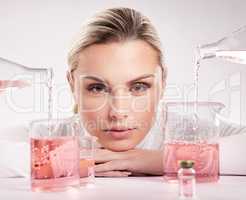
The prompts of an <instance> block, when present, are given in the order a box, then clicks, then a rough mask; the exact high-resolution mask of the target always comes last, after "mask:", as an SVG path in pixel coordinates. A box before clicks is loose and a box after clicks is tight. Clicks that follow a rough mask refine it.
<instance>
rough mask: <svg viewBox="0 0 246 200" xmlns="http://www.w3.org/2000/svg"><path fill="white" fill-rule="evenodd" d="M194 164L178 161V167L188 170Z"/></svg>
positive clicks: (190, 161)
mask: <svg viewBox="0 0 246 200" xmlns="http://www.w3.org/2000/svg"><path fill="white" fill-rule="evenodd" d="M194 164H195V162H194V161H193V160H181V161H179V166H180V167H181V168H185V169H189V168H192V167H193V166H194Z"/></svg>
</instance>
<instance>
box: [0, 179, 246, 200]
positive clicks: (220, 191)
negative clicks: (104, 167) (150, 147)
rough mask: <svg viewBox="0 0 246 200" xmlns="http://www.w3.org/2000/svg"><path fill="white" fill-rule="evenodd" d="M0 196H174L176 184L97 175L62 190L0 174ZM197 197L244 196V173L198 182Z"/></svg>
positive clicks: (163, 199) (233, 199)
mask: <svg viewBox="0 0 246 200" xmlns="http://www.w3.org/2000/svg"><path fill="white" fill-rule="evenodd" d="M0 186H1V187H0V200H12V199H18V200H19V199H20V200H41V199H42V200H66V199H69V200H74V199H76V200H77V199H80V200H94V199H98V200H104V199H105V200H126V199H134V200H137V199H139V200H140V199H141V200H150V199H151V200H152V199H153V200H154V199H156V200H158V199H160V200H177V199H178V197H177V193H178V185H177V184H174V183H166V182H164V181H163V178H162V177H127V178H96V181H95V185H94V187H91V188H86V187H81V188H79V189H72V190H67V191H63V192H32V191H30V186H29V180H28V179H24V178H0ZM197 195H198V197H199V198H198V199H199V200H220V199H221V200H246V176H244V177H240V176H238V177H236V176H233V177H232V176H225V177H221V178H220V181H219V182H217V183H200V184H197Z"/></svg>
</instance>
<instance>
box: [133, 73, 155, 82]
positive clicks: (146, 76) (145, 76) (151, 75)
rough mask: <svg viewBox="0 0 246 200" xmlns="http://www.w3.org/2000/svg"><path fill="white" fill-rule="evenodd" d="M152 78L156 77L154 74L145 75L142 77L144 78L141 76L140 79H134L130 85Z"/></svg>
mask: <svg viewBox="0 0 246 200" xmlns="http://www.w3.org/2000/svg"><path fill="white" fill-rule="evenodd" d="M151 77H155V75H154V74H144V75H142V76H140V77H138V78H135V79H133V80H131V81H128V84H131V83H134V82H136V81H139V80H142V79H146V78H151Z"/></svg>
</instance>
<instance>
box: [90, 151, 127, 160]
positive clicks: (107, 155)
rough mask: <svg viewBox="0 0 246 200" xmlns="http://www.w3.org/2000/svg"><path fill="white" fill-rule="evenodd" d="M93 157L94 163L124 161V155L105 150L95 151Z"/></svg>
mask: <svg viewBox="0 0 246 200" xmlns="http://www.w3.org/2000/svg"><path fill="white" fill-rule="evenodd" d="M94 156H95V162H96V163H104V162H108V161H111V160H119V159H124V154H123V153H122V152H113V151H110V150H107V149H96V150H95V153H94Z"/></svg>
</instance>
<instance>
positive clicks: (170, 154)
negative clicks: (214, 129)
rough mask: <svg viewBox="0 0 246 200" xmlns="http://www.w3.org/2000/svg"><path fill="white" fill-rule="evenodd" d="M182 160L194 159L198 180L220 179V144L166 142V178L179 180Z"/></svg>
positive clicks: (211, 180)
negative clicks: (178, 174) (178, 173)
mask: <svg viewBox="0 0 246 200" xmlns="http://www.w3.org/2000/svg"><path fill="white" fill-rule="evenodd" d="M180 160H194V161H195V165H194V169H195V171H196V180H197V182H213V181H218V180H219V145H218V144H208V143H197V144H194V143H185V142H174V143H166V144H165V150H164V178H165V180H167V181H171V182H172V181H177V172H178V170H179V161H180Z"/></svg>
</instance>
